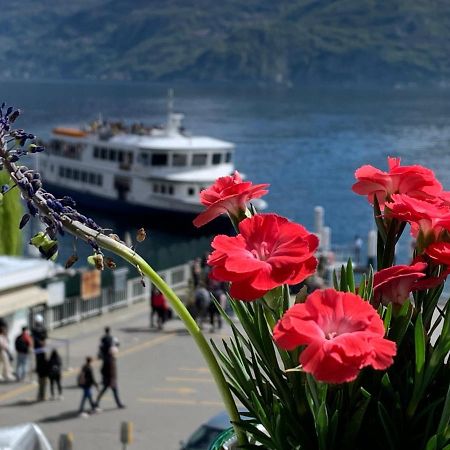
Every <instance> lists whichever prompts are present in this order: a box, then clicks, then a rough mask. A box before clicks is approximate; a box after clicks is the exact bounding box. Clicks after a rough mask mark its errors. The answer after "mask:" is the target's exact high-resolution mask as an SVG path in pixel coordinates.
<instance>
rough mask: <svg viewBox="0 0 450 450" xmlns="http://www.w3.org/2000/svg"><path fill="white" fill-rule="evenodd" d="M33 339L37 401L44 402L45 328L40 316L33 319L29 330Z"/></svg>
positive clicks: (46, 370)
mask: <svg viewBox="0 0 450 450" xmlns="http://www.w3.org/2000/svg"><path fill="white" fill-rule="evenodd" d="M31 337H32V338H33V348H34V355H35V358H36V373H37V376H38V395H37V401H38V402H41V401H44V400H45V393H46V389H47V378H48V362H47V354H46V349H45V344H46V341H47V337H48V335H47V328H46V327H45V325H44V318H43V317H42V315H41V314H36V316H35V317H34V327H33V328H32V329H31Z"/></svg>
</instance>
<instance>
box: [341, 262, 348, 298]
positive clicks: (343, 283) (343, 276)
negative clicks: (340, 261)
mask: <svg viewBox="0 0 450 450" xmlns="http://www.w3.org/2000/svg"><path fill="white" fill-rule="evenodd" d="M339 290H340V291H342V292H347V275H346V273H345V267H344V265H342V266H341V282H340V285H339Z"/></svg>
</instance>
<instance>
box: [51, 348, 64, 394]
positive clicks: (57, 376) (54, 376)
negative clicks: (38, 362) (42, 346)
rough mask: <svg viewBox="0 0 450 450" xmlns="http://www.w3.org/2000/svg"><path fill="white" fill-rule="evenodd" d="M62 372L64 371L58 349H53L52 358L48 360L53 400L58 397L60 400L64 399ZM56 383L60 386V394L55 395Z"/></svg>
mask: <svg viewBox="0 0 450 450" xmlns="http://www.w3.org/2000/svg"><path fill="white" fill-rule="evenodd" d="M61 372H62V361H61V356H60V355H59V353H58V350H56V349H53V350H52V352H51V354H50V358H49V360H48V379H49V380H50V393H51V396H52V400H55V398H57V399H58V400H63V396H62V387H61ZM55 384H56V387H57V388H58V396H57V397H55Z"/></svg>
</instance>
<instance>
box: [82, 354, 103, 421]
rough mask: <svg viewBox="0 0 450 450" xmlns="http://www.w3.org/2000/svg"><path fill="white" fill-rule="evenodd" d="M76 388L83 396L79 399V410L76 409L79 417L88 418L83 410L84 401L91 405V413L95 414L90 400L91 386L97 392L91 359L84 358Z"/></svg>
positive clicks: (93, 404)
mask: <svg viewBox="0 0 450 450" xmlns="http://www.w3.org/2000/svg"><path fill="white" fill-rule="evenodd" d="M77 381H78V386H79V387H80V388H81V389H83V396H82V397H81V403H80V408H79V409H78V415H79V417H89V414H88V413H87V412H86V411H85V410H84V404H85V403H86V400H88V401H89V404H90V405H91V413H94V412H96V407H95V403H94V400H93V399H92V391H91V389H92V386H95V387H96V388H97V390H98V384H97V381H95V376H94V371H93V370H92V358H91V357H90V356H88V357H86V362H85V364H84V365H83V367H82V368H81V370H80V373H79V374H78V380H77Z"/></svg>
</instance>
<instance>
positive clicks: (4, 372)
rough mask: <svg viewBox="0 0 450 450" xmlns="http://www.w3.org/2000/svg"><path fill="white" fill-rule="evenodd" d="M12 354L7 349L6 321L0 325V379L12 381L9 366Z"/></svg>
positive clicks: (12, 377) (12, 376)
mask: <svg viewBox="0 0 450 450" xmlns="http://www.w3.org/2000/svg"><path fill="white" fill-rule="evenodd" d="M11 362H12V355H11V352H10V351H9V342H8V328H7V325H6V323H5V324H3V323H2V325H1V326H0V381H14V380H15V378H14V375H13V373H12V368H11Z"/></svg>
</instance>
